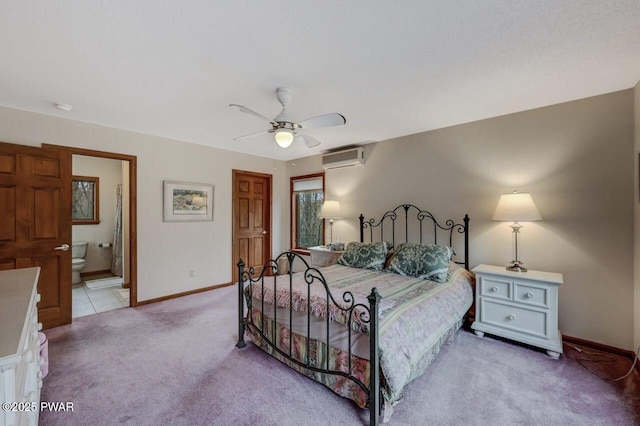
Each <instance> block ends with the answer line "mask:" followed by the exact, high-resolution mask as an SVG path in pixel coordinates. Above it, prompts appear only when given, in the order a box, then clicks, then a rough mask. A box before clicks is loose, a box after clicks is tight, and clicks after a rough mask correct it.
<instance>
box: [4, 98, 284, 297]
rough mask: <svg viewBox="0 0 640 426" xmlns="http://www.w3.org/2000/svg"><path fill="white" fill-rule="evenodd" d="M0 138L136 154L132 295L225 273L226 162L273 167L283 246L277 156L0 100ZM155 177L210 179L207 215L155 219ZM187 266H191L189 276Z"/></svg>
mask: <svg viewBox="0 0 640 426" xmlns="http://www.w3.org/2000/svg"><path fill="white" fill-rule="evenodd" d="M212 137H215V135H212ZM0 141H2V142H8V143H16V144H22V145H32V146H40V145H41V144H42V143H50V144H56V145H66V146H74V147H81V148H87V149H94V150H101V151H109V152H116V153H122V154H128V155H135V156H136V157H137V160H138V173H137V177H138V187H137V189H138V192H137V196H138V300H140V301H143V300H147V299H153V298H157V297H162V296H166V295H170V294H175V293H181V292H185V291H189V290H194V289H198V288H203V287H206V286H210V285H215V284H223V283H228V282H230V281H231V272H232V269H231V268H232V259H231V224H232V218H231V171H232V169H239V170H250V171H255V172H260V173H268V174H271V175H273V185H274V188H273V227H274V228H273V230H272V237H273V238H272V241H273V250H274V252H278V251H280V250H282V249H283V248H284V247H283V246H282V241H286V239H283V235H284V234H283V233H284V232H285V231H284V230H283V226H282V224H284V223H286V221H287V220H288V219H287V218H288V210H287V209H286V208H283V205H284V204H285V203H286V199H287V198H288V183H287V182H286V180H285V176H284V163H283V162H278V161H274V160H267V159H265V158H260V157H255V156H251V155H246V154H239V153H234V152H229V151H223V150H219V149H214V148H208V147H204V146H200V145H194V144H189V143H184V142H179V141H175V140H170V139H164V138H160V137H155V136H150V135H143V134H139V133H134V132H129V131H124V130H118V129H112V128H108V127H102V126H97V125H92V124H87V123H81V122H77V121H72V120H66V119H60V118H56V117H51V116H46V115H41V114H35V113H30V112H24V111H18V110H14V109H9V108H1V107H0ZM163 180H180V181H189V182H207V183H211V184H213V185H214V187H215V189H214V221H213V222H191V223H165V222H163V221H162V181H163ZM190 269H195V270H196V276H195V277H193V278H190V277H189V270H190Z"/></svg>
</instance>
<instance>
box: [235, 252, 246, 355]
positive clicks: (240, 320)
mask: <svg viewBox="0 0 640 426" xmlns="http://www.w3.org/2000/svg"><path fill="white" fill-rule="evenodd" d="M243 275H244V261H243V260H242V259H240V261H239V262H238V343H236V347H237V348H244V347H245V346H247V343H246V342H245V341H244V300H242V297H243V295H242V293H243V290H244V283H243V281H242V276H243Z"/></svg>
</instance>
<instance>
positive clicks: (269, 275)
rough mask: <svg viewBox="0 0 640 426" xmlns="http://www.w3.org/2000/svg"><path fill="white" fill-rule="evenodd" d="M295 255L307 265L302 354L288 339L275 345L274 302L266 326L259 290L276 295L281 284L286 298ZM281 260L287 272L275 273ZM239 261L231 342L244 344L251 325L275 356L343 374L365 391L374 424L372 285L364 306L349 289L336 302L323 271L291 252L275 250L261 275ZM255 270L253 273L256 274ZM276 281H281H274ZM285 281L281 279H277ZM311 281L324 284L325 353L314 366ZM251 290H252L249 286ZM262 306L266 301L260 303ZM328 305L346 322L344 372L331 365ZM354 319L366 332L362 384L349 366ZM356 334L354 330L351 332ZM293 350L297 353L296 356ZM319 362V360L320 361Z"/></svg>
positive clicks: (377, 409) (377, 406) (376, 373)
mask: <svg viewBox="0 0 640 426" xmlns="http://www.w3.org/2000/svg"><path fill="white" fill-rule="evenodd" d="M296 259H298V260H299V261H300V262H302V264H304V265H305V267H306V269H305V271H304V272H303V276H304V281H305V283H306V287H307V298H306V303H307V306H306V312H307V332H306V333H307V335H306V342H307V343H306V345H307V347H306V351H304V354H296V353H294V351H293V349H292V343H291V338H289V339H288V348H286V347H284V348H283V347H282V344H278V342H279V340H280V336H278V327H277V326H276V325H275V324H276V321H275V319H276V310H277V305H278V304H277V303H273V304H272V309H273V313H272V317H273V319H274V321H272V322H271V324H272V326H271V327H270V328H269V327H268V326H265V309H270V308H271V307H270V306H269V305H270V304H269V303H265V301H264V297H263V295H265V292H269V291H273V300H274V302H275V300H276V292H277V290H278V289H281V288H282V286H283V285H284V287H285V288H286V287H287V284H288V290H289V293H288V294H289V297H292V296H291V295H292V291H293V275H294V274H293V272H292V271H293V264H294V261H295V260H296ZM281 260H286V262H287V263H288V268H286V270H287V271H288V272H287V273H284V274H280V273H279V266H278V265H279V264H280V263H279V262H280V261H281ZM237 266H238V342H237V343H236V346H237V347H238V348H243V347H245V346H246V342H245V340H244V338H245V332H246V331H247V330H248V329H250V330H251V332H252V333H255V334H257V335H258V336H260V338H261V339H263V341H264V343H265V344H266V345H268V346H269V347H270V348H271V349H272V350H273V351H275V352H277V353H278V354H279V355H280V356H282V357H283V358H285V359H286V360H288V361H290V362H291V363H293V364H295V365H297V366H298V367H300V368H302V369H303V370H305V371H308V372H314V373H320V374H323V375H325V374H326V375H335V376H342V377H344V378H346V379H348V380H350V381H352V382H353V383H354V384H355V385H356V386H358V387H359V388H360V389H362V391H363V392H364V393H365V395H366V397H367V402H368V407H369V419H370V420H369V422H370V425H378V424H379V418H380V413H381V408H382V406H381V404H382V398H381V388H380V365H379V344H378V337H379V336H378V334H379V324H378V320H379V318H378V305H379V303H380V299H381V296H380V294H379V293H378V291H377V289H376V288H373V289H372V290H371V293H370V294H369V295H368V296H367V300H368V306H367V304H364V303H357V302H356V301H355V298H354V296H353V294H352V293H351V292H349V291H346V292H344V293H343V294H342V296H341V298H340V299H341V301H340V302H338V301H337V299H336V298H334V295H333V294H331V291H330V290H329V287H328V285H327V282H326V280H325V278H324V276H323V275H322V273H321V272H320V271H319V270H318V269H316V268H313V267H310V266H309V264H308V263H307V262H306V260H305V259H304V258H303V257H301V256H300V255H298V254H297V253H294V252H284V253H282V254H280V255H279V256H278V257H277V258H276V259H273V260H269V261H268V262H267V263H266V264H265V265H263V268H262V270H261V272H260V274H259V275H258V274H256V273H255V270H254V268H253V267H251V268H249V269H245V266H246V265H245V263H244V261H243V260H242V259H240V261H239V262H238V263H237ZM256 275H257V276H256ZM278 282H280V284H278ZM282 282H284V284H282ZM312 286H315V287H313V288H314V290H316V293H317V289H324V295H325V296H326V312H324V318H325V319H326V342H327V344H326V348H325V349H326V353H325V354H324V357H325V362H324V363H323V362H320V363H319V364H316V365H313V363H312V361H311V359H310V356H309V353H310V350H309V341H310V340H311V331H310V328H309V324H310V316H311V315H312V314H311V312H312V309H311V290H312ZM254 289H255V290H254ZM254 291H259V294H260V296H261V297H260V300H261V301H262V302H261V307H260V317H261V320H260V321H259V323H258V322H257V321H254V319H253V316H252V315H251V311H252V308H253V306H252V303H253V292H254ZM245 300H246V303H247V308H248V312H246V313H245V308H244V305H245ZM265 305H266V306H265ZM330 306H331V307H332V309H333V310H334V311H335V310H338V311H339V312H341V313H342V314H343V315H344V318H345V320H346V324H345V326H347V327H348V339H349V345H348V346H349V349H348V360H349V361H348V371H340V370H338V369H332V368H330V362H329V360H330V350H329V348H330V345H329V342H330V341H331V339H330V337H331V336H330V326H329V322H330V316H331V315H330ZM288 310H289V321H292V318H293V314H292V311H293V303H289V308H288ZM354 321H358V322H359V323H361V324H366V325H367V326H368V333H369V349H370V351H369V363H370V364H369V385H368V386H367V384H366V380H361V379H360V378H358V377H356V376H355V375H354V372H353V370H352V363H351V359H352V352H351V341H352V330H353V329H354V327H353V325H354V324H353V322H354ZM354 333H355V332H354ZM296 355H297V356H296ZM323 364H324V365H323Z"/></svg>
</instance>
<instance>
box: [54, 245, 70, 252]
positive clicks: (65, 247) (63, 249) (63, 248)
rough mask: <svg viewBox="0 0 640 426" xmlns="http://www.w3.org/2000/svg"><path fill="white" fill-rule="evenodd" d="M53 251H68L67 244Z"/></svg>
mask: <svg viewBox="0 0 640 426" xmlns="http://www.w3.org/2000/svg"><path fill="white" fill-rule="evenodd" d="M54 250H62V251H67V250H69V244H63V245H61V246H58V247H56V248H54Z"/></svg>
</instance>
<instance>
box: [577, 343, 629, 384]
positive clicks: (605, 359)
mask: <svg viewBox="0 0 640 426" xmlns="http://www.w3.org/2000/svg"><path fill="white" fill-rule="evenodd" d="M572 348H573V349H574V350H575V351H576V352H578V353H581V354H584V355H590V356H600V357H603V359H588V358H580V357H576V361H578V364H580V365H581V366H583V367H584V368H585V369H586V370H587V371H588V372H589V373H591V374H593V375H594V376H597V377H599V378H601V379H603V380H606V381H608V382H618V381H620V380H622V379H624V378H626V377H627V376H628V375H629V374H631V372H632V371H633V369H634V368H635V366H636V362H638V358H640V346H638V350H636V353H635V355H636V356H635V357H634V358H633V364H631V368H630V369H629V371H627V374H625V375H624V376H621V377H618V378H617V379H607V378H605V377H602V376H600V375H599V374H597V373H596V372H594V371H593V370H591V369H590V368H589V367H587V366H586V365H584V364H583V363H582V361H588V362H614V361H616V360H617V358H616V357H614V356H612V355H606V354H603V353H599V352H588V351H585V350H583V349H581V348H579V347H577V346H572Z"/></svg>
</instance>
